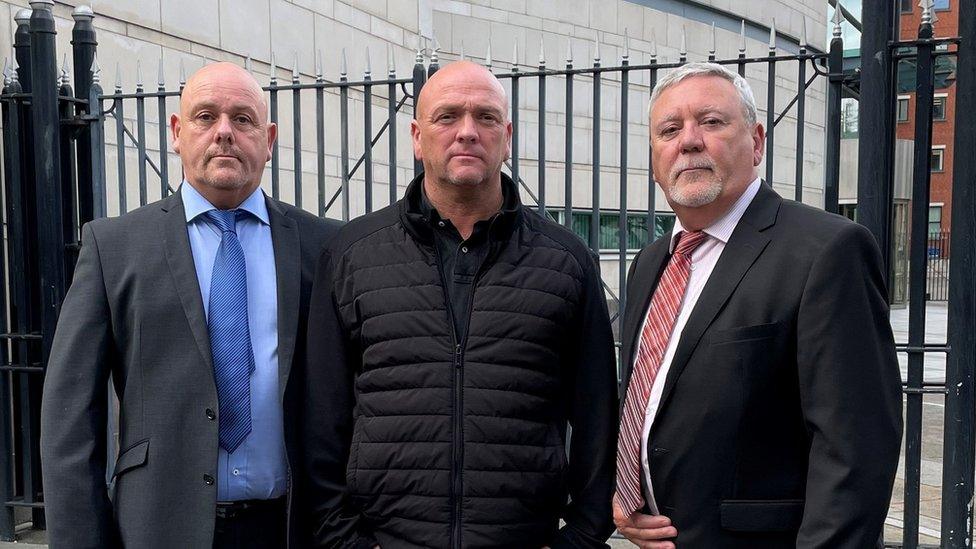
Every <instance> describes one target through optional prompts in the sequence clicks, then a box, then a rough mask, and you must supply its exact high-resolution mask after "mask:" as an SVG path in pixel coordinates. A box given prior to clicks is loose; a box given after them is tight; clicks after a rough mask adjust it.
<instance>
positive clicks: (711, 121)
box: [702, 118, 722, 126]
mask: <svg viewBox="0 0 976 549" xmlns="http://www.w3.org/2000/svg"><path fill="white" fill-rule="evenodd" d="M721 124H722V121H721V120H719V119H718V118H706V119H705V120H702V125H704V126H720V125H721Z"/></svg>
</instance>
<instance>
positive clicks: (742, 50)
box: [739, 19, 746, 57]
mask: <svg viewBox="0 0 976 549" xmlns="http://www.w3.org/2000/svg"><path fill="white" fill-rule="evenodd" d="M745 55H746V20H745V19H743V20H742V26H741V27H739V57H745Z"/></svg>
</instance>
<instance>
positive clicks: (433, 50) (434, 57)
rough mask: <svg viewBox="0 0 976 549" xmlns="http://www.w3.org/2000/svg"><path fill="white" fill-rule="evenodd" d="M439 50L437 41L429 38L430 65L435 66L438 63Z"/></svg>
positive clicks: (435, 38)
mask: <svg viewBox="0 0 976 549" xmlns="http://www.w3.org/2000/svg"><path fill="white" fill-rule="evenodd" d="M440 49H441V45H440V43H439V42H438V41H437V37H436V36H431V37H430V64H431V65H437V64H439V63H440V56H439V55H438V53H437V52H438V51H439V50H440Z"/></svg>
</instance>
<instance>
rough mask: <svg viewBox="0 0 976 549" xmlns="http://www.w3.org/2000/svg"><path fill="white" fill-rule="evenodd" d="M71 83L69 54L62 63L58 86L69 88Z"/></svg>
mask: <svg viewBox="0 0 976 549" xmlns="http://www.w3.org/2000/svg"><path fill="white" fill-rule="evenodd" d="M69 83H70V80H69V78H68V54H67V53H66V54H64V61H62V62H61V79H60V81H59V82H58V86H59V87H60V86H67V85H68V84H69Z"/></svg>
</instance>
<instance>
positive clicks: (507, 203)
mask: <svg viewBox="0 0 976 549" xmlns="http://www.w3.org/2000/svg"><path fill="white" fill-rule="evenodd" d="M501 177H502V208H501V210H499V211H498V212H497V213H496V214H495V215H494V216H493V217H492V221H491V228H490V229H489V230H490V236H491V239H492V240H495V241H505V240H508V239H509V238H510V237H511V236H512V232H513V231H514V230H515V227H517V226H518V225H519V223H520V222H521V220H522V201H521V199H520V198H519V193H518V188H517V187H516V186H515V182H514V181H512V178H511V177H509V176H508V175H506V174H504V173H503V174H501ZM397 210H398V212H399V215H400V220H401V222H402V223H403V226H404V227H405V228H406V229H407V232H409V233H410V234H411V235H412V236H413V237H414V238H415V239H417V241H418V242H421V243H423V244H428V245H432V244H433V243H434V229H433V223H434V222H435V221H436V220H437V219H439V216H438V214H437V210H435V209H434V207H433V206H432V205H431V204H430V203H429V202H428V201H427V197H426V195H425V193H424V174H423V172H421V173H420V175H418V176H417V177H415V178H414V179H413V181H411V182H410V185H408V186H407V190H406V193H405V194H404V196H403V198H401V199H400V201H399V202H398V203H397Z"/></svg>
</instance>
